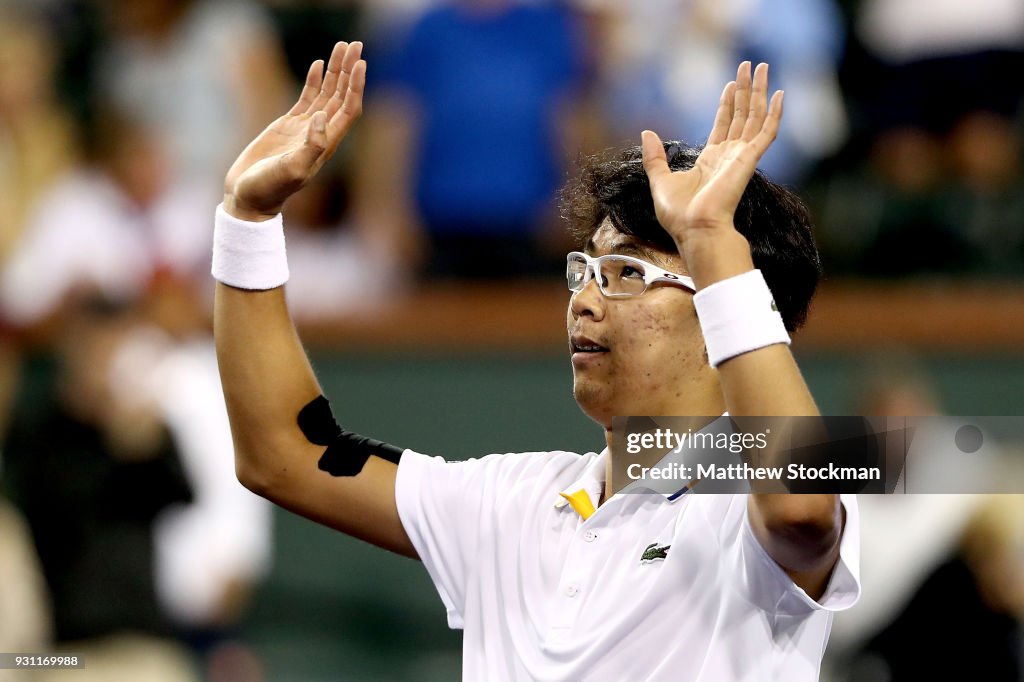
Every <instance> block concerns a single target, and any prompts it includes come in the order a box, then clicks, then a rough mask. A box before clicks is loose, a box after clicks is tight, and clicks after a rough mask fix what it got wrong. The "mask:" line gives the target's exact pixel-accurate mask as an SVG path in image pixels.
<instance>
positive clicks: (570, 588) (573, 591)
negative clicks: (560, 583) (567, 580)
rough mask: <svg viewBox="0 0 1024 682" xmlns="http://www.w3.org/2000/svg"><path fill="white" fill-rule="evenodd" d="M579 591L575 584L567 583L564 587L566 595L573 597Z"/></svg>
mask: <svg viewBox="0 0 1024 682" xmlns="http://www.w3.org/2000/svg"><path fill="white" fill-rule="evenodd" d="M579 593H580V588H578V587H576V586H575V585H569V586H568V587H567V588H565V596H566V597H575V596H576V595H577V594H579Z"/></svg>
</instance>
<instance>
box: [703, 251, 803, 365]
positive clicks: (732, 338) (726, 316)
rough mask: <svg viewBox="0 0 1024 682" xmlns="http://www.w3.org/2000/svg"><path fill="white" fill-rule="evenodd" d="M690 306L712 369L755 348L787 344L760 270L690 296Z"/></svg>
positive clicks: (787, 335) (732, 278)
mask: <svg viewBox="0 0 1024 682" xmlns="http://www.w3.org/2000/svg"><path fill="white" fill-rule="evenodd" d="M693 305H694V306H695V307H696V308H697V317H698V318H699V319H700V328H701V331H703V332H704V344H705V346H707V349H708V362H709V363H710V364H711V366H712V367H718V366H719V365H720V364H722V363H723V362H725V361H726V360H728V359H729V358H733V357H736V356H737V355H741V354H743V353H749V352H750V351H752V350H757V349H758V348H764V347H765V346H771V345H774V344H776V343H785V344H787V345H788V344H789V333H788V332H786V325H785V323H783V321H782V315H780V314H779V311H778V309H777V308H776V306H775V299H774V298H773V297H772V292H771V290H769V289H768V285H767V284H766V283H765V281H764V276H763V275H762V274H761V271H760V270H751V271H750V272H744V273H743V274H742V275H736V276H735V277H730V278H729V279H725V280H722V281H721V282H715V283H714V284H712V285H711V286H709V287H707V288H705V289H701V290H700V291H698V292H697V293H696V294H695V295H694V297H693Z"/></svg>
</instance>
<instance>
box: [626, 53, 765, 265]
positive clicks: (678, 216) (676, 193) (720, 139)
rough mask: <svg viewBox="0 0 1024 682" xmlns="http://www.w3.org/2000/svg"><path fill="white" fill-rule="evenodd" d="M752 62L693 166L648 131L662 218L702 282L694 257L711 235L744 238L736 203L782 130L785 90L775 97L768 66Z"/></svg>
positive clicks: (646, 150) (647, 165)
mask: <svg viewBox="0 0 1024 682" xmlns="http://www.w3.org/2000/svg"><path fill="white" fill-rule="evenodd" d="M750 66H751V65H750V62H743V63H742V64H740V66H739V69H738V70H737V72H736V80H735V81H731V82H729V84H727V85H726V86H725V90H724V91H723V92H722V97H721V99H720V100H719V105H718V112H717V114H716V115H715V122H714V125H713V126H712V129H711V134H710V135H709V136H708V140H707V144H706V145H705V147H704V150H703V151H702V152H701V154H700V156H699V157H698V158H697V161H696V163H694V166H693V168H692V169H690V170H685V171H675V172H673V171H672V170H670V169H669V166H668V160H667V157H666V155H665V148H664V145H663V144H662V142H661V140H660V139H659V138H658V136H657V134H655V133H653V132H651V131H649V130H646V131H644V132H643V136H642V148H643V158H644V169H645V170H646V171H647V177H648V179H649V180H650V183H651V196H652V198H653V199H654V209H655V213H656V215H657V216H658V221H659V222H660V223H661V225H662V227H664V228H665V230H667V231H668V233H669V234H670V235H672V237H673V238H674V239H675V242H676V245H677V246H678V247H679V249H680V252H681V253H682V255H683V257H684V259H686V261H687V265H688V267H690V269H691V273H692V274H693V275H694V277H695V279H697V280H698V285H699V284H700V283H701V282H700V277H699V275H700V273H699V272H698V270H699V264H697V263H693V262H691V260H693V256H694V255H696V252H698V251H700V248H699V247H700V245H701V244H700V243H701V242H703V241H704V238H705V237H711V238H713V239H716V240H717V239H718V238H720V237H723V238H726V239H728V240H731V241H734V242H735V241H736V237H739V233H737V232H736V231H735V228H734V227H733V215H734V214H735V212H736V206H737V204H739V201H740V197H741V196H742V195H743V190H744V189H745V188H746V186H747V182H748V181H749V180H750V178H751V176H752V175H753V174H754V171H755V170H756V168H757V163H758V161H759V160H760V159H761V156H762V155H763V154H764V153H765V151H767V149H768V147H769V146H770V145H771V143H772V141H774V140H775V136H776V134H777V133H778V130H779V120H780V119H781V117H782V95H783V93H782V91H781V90H779V91H777V92H776V93H775V94H774V95H773V96H772V97H771V101H770V102H769V100H768V65H767V64H759V65H758V67H757V69H756V70H755V71H754V73H753V77H751V72H750ZM747 257H748V258H749V251H748V253H747ZM733 269H735V268H733ZM733 274H736V273H733Z"/></svg>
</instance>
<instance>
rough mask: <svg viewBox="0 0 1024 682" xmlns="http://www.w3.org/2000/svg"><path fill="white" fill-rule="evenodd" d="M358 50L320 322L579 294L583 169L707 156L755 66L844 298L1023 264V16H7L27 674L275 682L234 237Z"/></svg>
mask: <svg viewBox="0 0 1024 682" xmlns="http://www.w3.org/2000/svg"><path fill="white" fill-rule="evenodd" d="M339 39H344V40H351V39H362V40H364V41H365V43H366V48H365V50H364V54H365V55H366V58H367V60H368V63H369V75H368V89H367V101H366V104H365V114H364V119H363V120H362V121H361V122H360V124H359V125H358V126H357V128H356V129H355V131H354V132H353V133H352V136H351V139H350V140H348V141H346V143H345V144H344V145H343V146H342V148H341V151H340V152H339V154H338V156H337V157H336V158H335V159H334V160H333V161H332V162H331V163H330V164H329V165H328V166H327V167H325V168H324V170H323V171H322V172H321V174H320V175H319V176H318V177H317V179H316V180H315V181H314V182H313V183H312V184H311V185H310V186H309V187H308V188H306V189H305V190H304V191H303V192H302V193H301V194H300V195H299V196H297V197H295V198H294V199H293V200H292V201H291V203H289V205H288V215H287V221H288V225H289V227H288V240H289V242H288V245H289V261H290V263H291V272H292V279H291V280H290V282H289V287H288V296H289V299H290V302H291V305H292V310H293V313H294V315H295V317H296V318H297V320H298V321H299V322H303V321H314V322H315V321H318V320H324V319H333V318H336V317H338V316H345V315H367V314H373V312H374V311H375V310H376V309H378V308H379V307H380V306H382V305H385V304H386V303H387V301H388V300H390V299H391V298H393V297H394V296H396V292H402V291H405V290H408V289H410V288H411V287H414V286H415V285H416V284H417V283H419V282H421V281H424V280H437V279H458V280H462V281H466V280H469V281H473V280H480V279H488V278H507V277H537V276H552V277H557V276H559V275H560V272H561V269H562V267H563V265H562V263H563V262H564V261H563V258H564V253H565V251H566V250H568V244H567V242H566V237H565V236H564V234H563V232H562V230H561V229H560V227H559V217H558V196H557V194H558V188H559V186H560V185H561V184H562V182H563V181H564V179H565V177H566V176H567V174H569V173H571V172H572V167H573V165H574V163H575V161H576V160H577V158H578V157H579V155H581V154H587V153H593V152H597V151H600V150H602V149H605V148H608V147H617V146H622V145H624V144H637V143H638V141H639V133H640V131H641V130H642V129H644V128H652V129H654V130H656V131H658V132H659V133H660V134H661V135H662V137H663V138H666V139H680V140H683V141H685V142H688V143H698V144H699V143H700V142H701V141H702V140H703V138H704V136H705V135H706V131H707V130H708V129H709V126H710V122H711V120H712V118H713V114H714V108H715V107H716V105H717V101H718V95H719V92H720V89H721V87H722V85H723V84H724V83H725V82H726V81H728V80H729V79H730V78H731V74H733V73H734V70H735V67H736V64H737V63H738V62H739V61H740V60H741V59H752V60H754V61H755V62H756V61H767V62H769V63H770V64H771V66H772V76H771V79H772V83H773V85H774V86H775V87H779V88H784V89H786V91H787V97H786V113H785V116H784V119H783V126H782V129H781V131H780V135H779V139H778V141H777V142H776V144H775V145H774V146H773V147H772V149H771V150H770V153H769V154H768V155H767V156H766V158H765V159H764V163H763V169H764V171H765V172H766V173H768V174H769V175H770V176H771V177H772V178H774V179H776V180H779V181H782V182H784V183H786V184H790V185H793V186H795V187H797V188H798V189H800V191H801V192H802V193H803V194H804V196H806V197H807V199H808V201H809V202H810V204H811V206H812V210H813V211H814V212H815V214H816V218H817V224H818V226H819V230H818V238H819V241H820V245H821V247H822V249H823V253H824V259H825V268H826V271H827V272H828V273H829V274H830V275H832V276H839V275H847V276H855V277H882V278H907V277H918V276H942V277H945V276H950V275H957V276H972V277H1019V276H1020V273H1021V272H1022V267H1024V175H1022V172H1024V171H1022V166H1021V153H1022V151H1024V138H1022V134H1024V133H1022V126H1024V117H1022V106H1021V105H1022V100H1024V79H1021V78H1019V77H1018V74H1019V73H1020V72H1021V68H1022V67H1024V3H1022V2H1020V0H974V1H973V2H971V3H966V2H963V1H962V0H633V1H631V2H616V1H614V0H563V1H556V0H447V1H446V0H375V1H374V2H369V1H363V2H357V1H356V0H348V1H346V0H319V1H317V0H262V1H258V0H0V438H2V443H3V445H2V450H0V452H2V458H0V462H2V468H0V478H2V481H3V486H2V487H0V566H2V570H0V575H4V576H5V577H7V576H10V575H20V576H24V578H23V579H18V580H10V579H7V580H5V581H3V582H4V583H5V584H4V585H3V586H0V651H28V650H44V649H46V648H47V647H49V646H51V645H52V644H53V643H62V644H67V645H71V646H74V647H76V648H77V650H80V651H89V652H90V654H91V658H90V668H91V669H92V670H93V672H94V673H95V674H96V675H98V677H96V679H104V680H114V679H119V678H117V677H116V676H115V674H114V673H112V672H109V670H115V671H116V670H123V669H124V666H125V661H128V660H132V658H133V657H134V658H136V659H138V658H140V656H139V653H138V652H139V651H142V650H145V651H147V652H149V653H148V654H147V655H146V656H142V657H141V658H144V659H145V661H146V662H147V663H146V664H147V665H158V664H159V665H162V668H161V670H160V671H157V672H153V671H147V672H145V673H139V674H142V675H143V677H139V676H138V675H136V676H134V677H128V678H126V679H143V678H144V679H148V680H157V679H168V680H176V679H191V678H192V676H194V675H197V674H198V675H201V676H205V677H208V678H210V679H247V680H252V679H258V678H259V661H258V660H256V658H255V656H254V655H253V654H252V652H251V651H248V650H246V648H245V647H244V646H242V645H240V644H239V643H238V642H237V641H236V639H235V637H234V633H235V628H236V627H237V625H238V623H239V622H240V621H241V620H242V619H243V617H244V613H245V605H246V602H247V597H248V595H249V593H250V592H251V590H252V589H253V588H254V587H255V586H256V585H258V583H259V581H260V579H261V577H262V576H263V575H265V573H266V571H267V569H268V562H269V556H270V545H271V540H270V532H271V531H270V516H269V510H268V509H267V507H266V505H264V504H263V503H262V501H261V500H258V499H257V498H255V496H253V495H250V494H249V493H248V492H247V491H245V490H243V489H242V488H241V487H240V486H238V485H237V484H235V482H234V476H233V472H232V467H233V464H232V451H231V440H230V433H229V432H228V427H227V417H226V414H225V412H224V407H223V402H222V400H221V397H220V386H219V379H218V376H217V372H216V363H215V360H214V357H213V349H212V340H211V335H210V312H211V305H212V283H211V279H210V276H209V260H210V242H211V231H212V215H213V207H214V206H215V205H216V204H217V203H218V202H219V200H220V195H221V189H220V188H221V186H222V185H221V183H222V179H223V175H224V173H225V170H226V169H227V167H228V165H229V164H230V162H231V160H232V159H233V158H234V157H235V155H236V154H237V153H238V152H239V151H240V149H241V148H242V147H243V146H244V144H245V143H246V142H247V141H248V140H249V139H251V137H253V136H254V135H255V134H256V133H257V132H258V131H259V130H260V129H262V127H263V126H265V125H266V124H267V123H268V122H269V121H270V120H272V119H273V118H275V117H276V116H278V115H280V114H281V113H283V112H284V111H285V110H286V109H287V108H288V106H289V104H290V102H291V100H293V99H294V97H295V96H296V94H297V91H298V86H299V83H300V79H301V78H302V77H303V76H304V74H305V72H306V69H307V68H308V65H309V63H310V62H311V61H312V60H313V59H316V58H320V57H324V56H326V55H327V54H328V53H329V52H330V49H331V46H332V45H333V44H334V42H335V41H336V40H339ZM38 453H45V456H39V454H38ZM979 523H980V522H979ZM992 532H993V533H995V532H996V531H992ZM964 552H966V553H967V554H966V555H965V556H966V561H967V565H968V567H971V566H974V565H975V564H974V563H972V562H973V561H974V557H976V555H977V552H975V551H974V550H973V549H971V547H966V546H965V549H964ZM954 577H955V576H954ZM12 584H13V585H17V586H19V588H18V589H16V590H14V591H13V592H11V590H10V588H11V586H12ZM5 591H6V592H7V594H4V592H5ZM1013 598H1014V599H1016V598H1017V596H1014V597H1013ZM1007 599H1009V597H1008V598H1007ZM113 604H118V605H120V606H119V607H118V608H116V609H115V608H111V605H113ZM1015 608H1016V607H1015ZM10 613H19V614H24V615H23V616H20V617H18V618H16V619H9V618H7V617H6V615H7V614H10ZM30 616H31V617H30ZM126 638H130V639H126ZM884 641H885V640H881V639H880V640H878V642H877V647H876V648H877V649H878V650H879V651H882V650H883V649H884ZM140 647H144V648H140ZM107 659H109V660H110V661H111V662H112V667H111V668H110V669H105V668H103V667H102V665H101V661H104V660H107ZM197 662H198V663H197ZM196 671H202V672H196ZM0 674H3V673H2V671H0ZM0 679H3V678H0ZM76 679H82V678H80V677H79V678H76Z"/></svg>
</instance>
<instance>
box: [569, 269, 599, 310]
mask: <svg viewBox="0 0 1024 682" xmlns="http://www.w3.org/2000/svg"><path fill="white" fill-rule="evenodd" d="M604 303H605V301H604V294H602V293H601V289H600V288H599V287H598V286H597V278H596V277H592V278H590V281H588V282H587V283H586V284H584V285H583V288H582V289H580V290H579V291H575V292H573V294H572V298H571V299H569V309H570V310H571V311H572V316H573V318H579V317H583V316H584V315H587V316H590V317H592V318H594V319H596V320H599V319H601V318H603V317H604Z"/></svg>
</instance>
